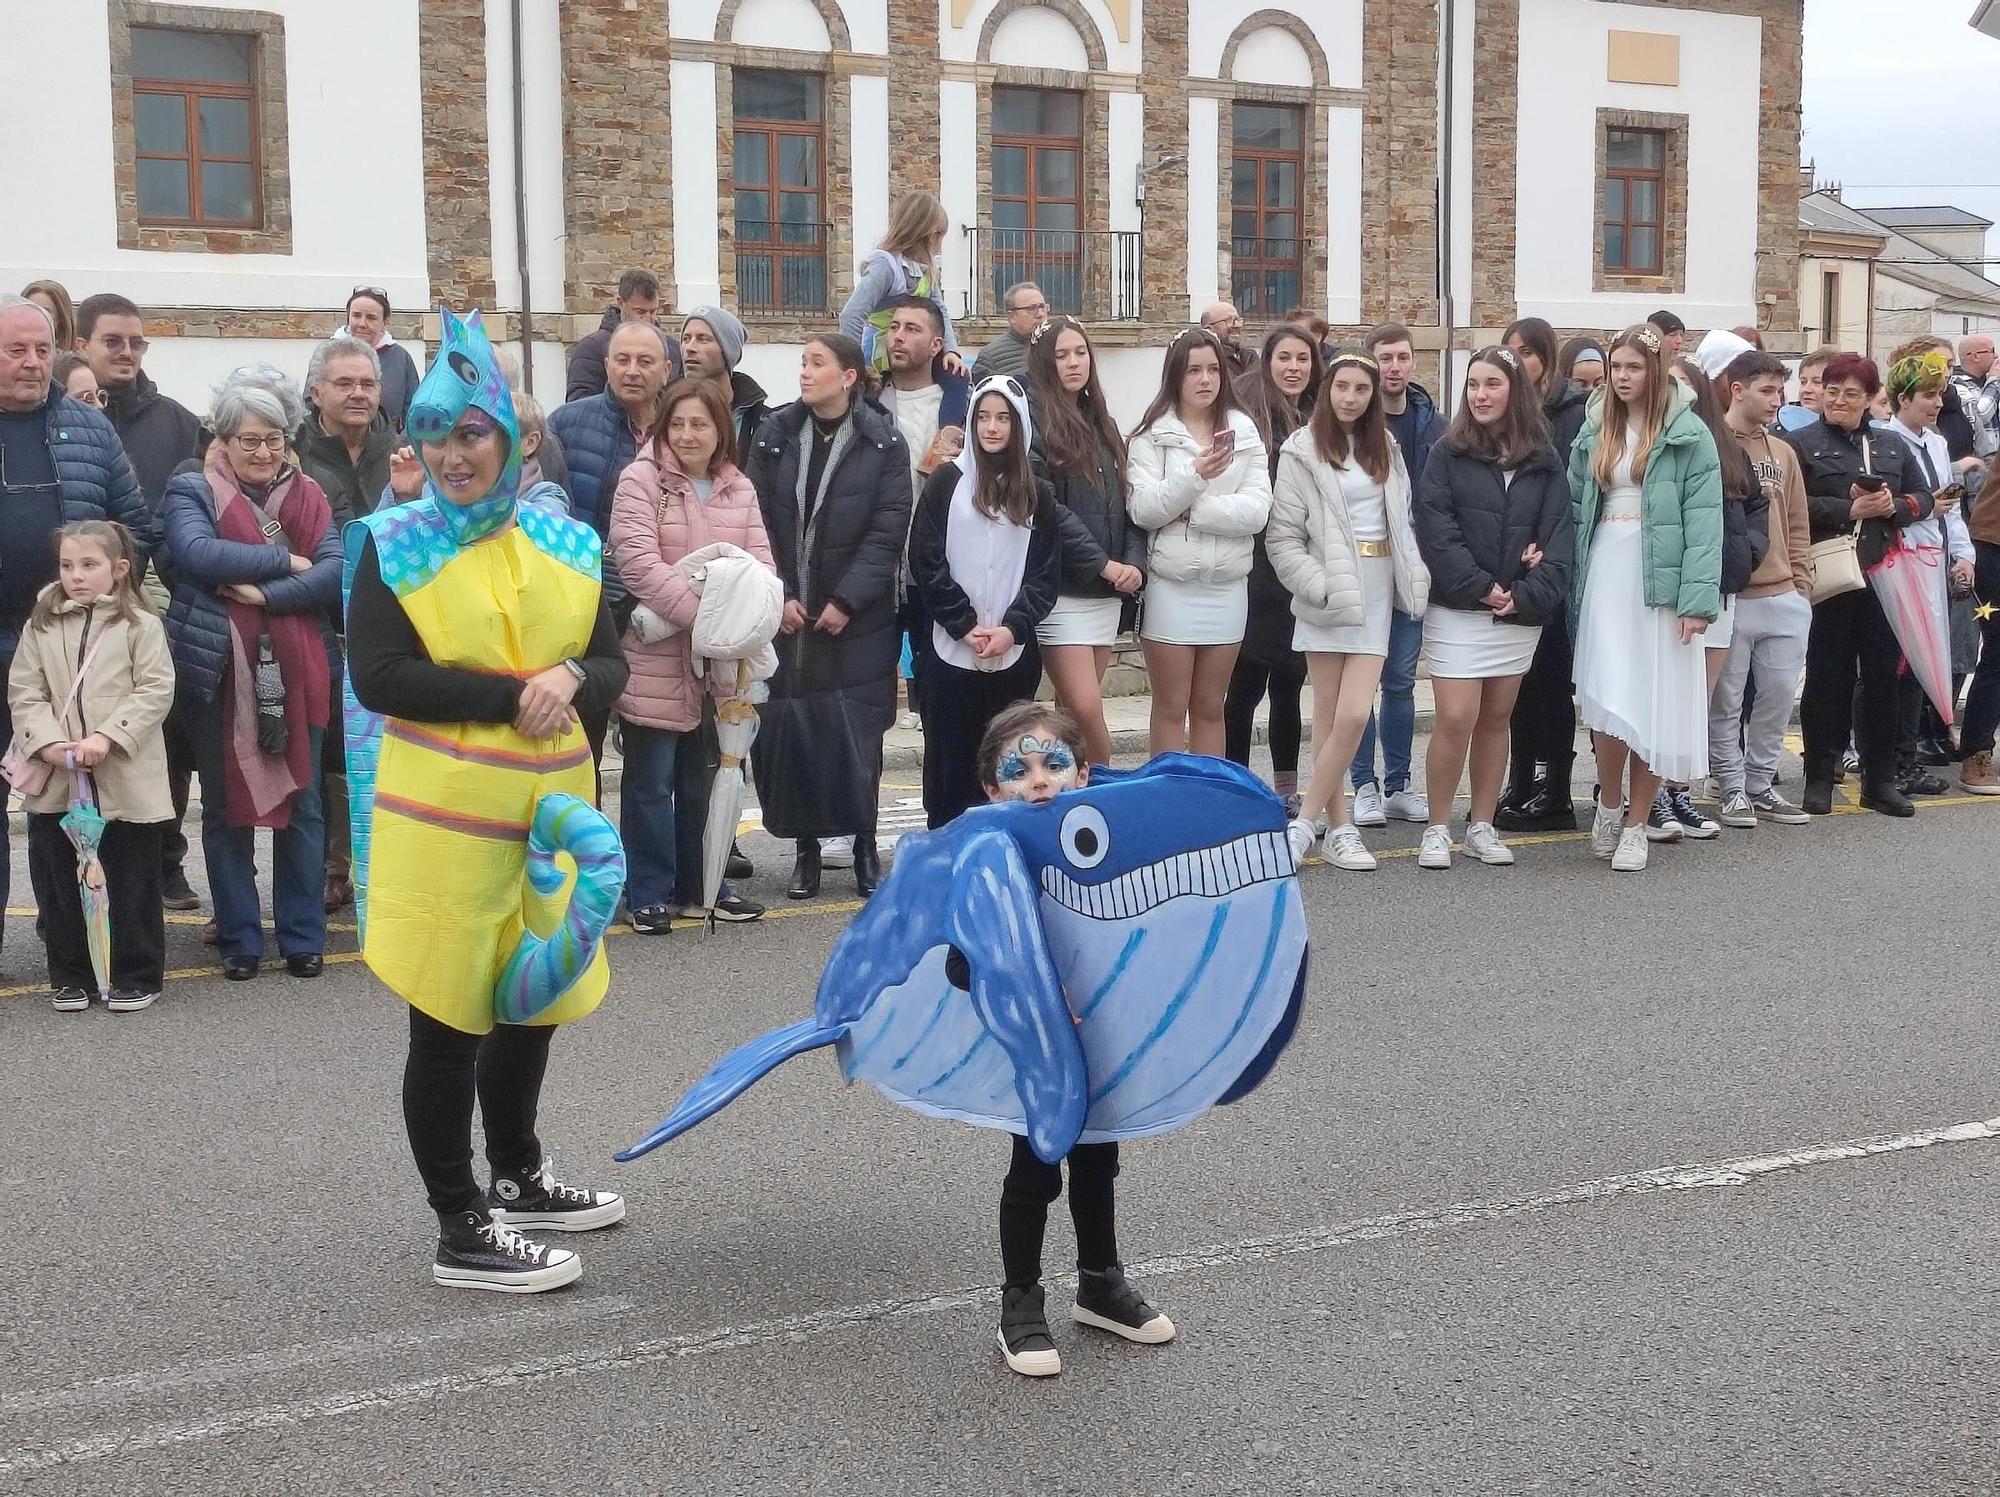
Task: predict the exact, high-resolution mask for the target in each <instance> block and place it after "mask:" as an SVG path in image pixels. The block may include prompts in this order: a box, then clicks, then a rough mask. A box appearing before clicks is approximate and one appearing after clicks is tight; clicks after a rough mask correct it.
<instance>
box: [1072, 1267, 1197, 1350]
mask: <svg viewBox="0 0 2000 1497" xmlns="http://www.w3.org/2000/svg"><path fill="white" fill-rule="evenodd" d="M1072 1313H1073V1314H1074V1315H1075V1317H1076V1322H1077V1324H1078V1325H1092V1326H1096V1327H1097V1328H1098V1329H1099V1330H1100V1331H1109V1332H1111V1334H1112V1335H1114V1336H1123V1337H1124V1338H1125V1339H1126V1340H1127V1341H1137V1342H1140V1343H1142V1344H1143V1345H1146V1346H1158V1345H1160V1344H1161V1343H1163V1342H1167V1341H1171V1340H1173V1339H1174V1323H1173V1322H1172V1321H1171V1320H1169V1319H1167V1317H1166V1316H1164V1315H1162V1314H1161V1313H1160V1312H1159V1311H1158V1310H1155V1309H1154V1308H1153V1307H1152V1306H1151V1305H1149V1304H1147V1303H1146V1297H1145V1296H1144V1295H1143V1294H1141V1293H1140V1292H1139V1291H1138V1290H1136V1289H1134V1288H1133V1287H1132V1285H1131V1284H1130V1282H1128V1281H1127V1279H1126V1277H1125V1269H1124V1267H1123V1266H1122V1265H1120V1264H1116V1263H1114V1264H1112V1265H1111V1267H1109V1268H1107V1269H1105V1270H1104V1271H1103V1272H1101V1273H1100V1272H1097V1271H1095V1270H1093V1269H1088V1268H1086V1269H1084V1270H1083V1271H1082V1272H1081V1273H1079V1274H1078V1275H1077V1276H1076V1309H1075V1310H1074V1311H1073V1312H1072Z"/></svg>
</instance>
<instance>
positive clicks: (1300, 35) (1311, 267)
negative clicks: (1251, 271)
mask: <svg viewBox="0 0 2000 1497" xmlns="http://www.w3.org/2000/svg"><path fill="white" fill-rule="evenodd" d="M1273 28H1275V29H1276V30H1279V31H1283V32H1285V33H1286V34H1288V35H1289V36H1291V37H1292V38H1293V39H1294V40H1295V41H1297V42H1298V44H1299V46H1300V47H1301V48H1303V49H1304V51H1305V54H1306V60H1307V62H1308V64H1309V65H1310V66H1311V68H1312V75H1313V86H1312V87H1311V88H1303V87H1300V86H1297V85H1291V84H1276V83H1239V82H1237V81H1236V80H1235V79H1234V78H1232V77H1230V73H1231V72H1232V71H1233V70H1234V68H1235V66H1236V54H1237V52H1238V51H1239V50H1240V49H1241V47H1242V45H1243V43H1244V42H1245V41H1246V40H1247V39H1248V38H1249V37H1251V36H1252V35H1254V34H1255V33H1257V32H1259V31H1264V30H1267V29H1273ZM1217 74H1218V76H1217V80H1216V84H1215V87H1216V90H1217V94H1218V98H1219V103H1218V106H1217V111H1216V129H1215V140H1216V156H1217V160H1216V179H1215V196H1216V218H1215V222H1216V239H1217V244H1216V247H1215V253H1216V272H1217V274H1216V294H1217V295H1218V296H1228V295H1233V294H1234V291H1233V288H1234V284H1235V278H1236V271H1235V250H1234V245H1235V236H1234V234H1232V233H1231V232H1230V231H1231V229H1232V228H1233V227H1234V224H1235V212H1236V194H1235V178H1236V108H1235V106H1236V104H1237V103H1238V102H1239V101H1240V102H1243V103H1247V104H1284V105H1290V106H1293V107H1295V108H1297V109H1298V110H1299V111H1300V118H1301V122H1302V124H1303V126H1304V130H1305V135H1304V138H1303V139H1302V140H1301V141H1300V142H1299V146H1300V154H1301V156H1302V158H1303V160H1304V162H1305V180H1304V181H1303V182H1301V183H1300V199H1301V202H1300V219H1301V221H1300V224H1299V230H1300V239H1301V241H1302V242H1301V244H1300V246H1299V304H1300V305H1301V306H1304V307H1309V308H1311V309H1312V310H1313V311H1314V312H1316V313H1318V314H1319V315H1320V316H1322V317H1324V316H1325V315H1326V307H1327V280H1328V270H1327V255H1328V251H1329V248H1330V245H1331V242H1332V239H1333V209H1332V204H1331V203H1330V202H1329V201H1328V192H1327V176H1328V170H1329V166H1330V164H1331V154H1330V153H1331V149H1332V147H1331V144H1330V142H1329V140H1328V135H1329V131H1328V126H1327V111H1328V110H1330V109H1337V108H1342V107H1353V106H1358V105H1359V104H1360V102H1361V99H1360V96H1359V95H1357V94H1355V93H1354V92H1353V91H1352V90H1348V89H1338V88H1334V87H1333V86H1332V78H1333V72H1332V68H1331V67H1330V66H1329V64H1328V62H1327V58H1326V50H1325V49H1324V48H1323V47H1321V46H1320V43H1319V38H1318V37H1316V36H1315V35H1313V32H1312V28H1311V27H1310V26H1308V25H1307V24H1306V23H1305V22H1304V21H1303V20H1302V19H1300V18H1299V17H1298V16H1296V15H1290V14H1287V13H1286V12H1284V11H1280V10H1260V11H1255V12H1253V13H1251V14H1250V15H1248V16H1245V17H1244V18H1243V20H1242V21H1241V22H1240V23H1239V24H1238V25H1237V27H1236V29H1235V30H1234V31H1232V32H1231V33H1230V34H1229V40H1228V41H1227V42H1225V43H1224V44H1223V48H1222V61H1221V63H1220V64H1219V66H1218V68H1217ZM1276 321H1277V319H1276V318H1273V319H1271V322H1272V325H1273V326H1275V325H1276Z"/></svg>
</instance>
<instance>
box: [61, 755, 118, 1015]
mask: <svg viewBox="0 0 2000 1497" xmlns="http://www.w3.org/2000/svg"><path fill="white" fill-rule="evenodd" d="M69 768H70V792H69V809H68V810H67V811H65V812H63V817H62V821H61V822H60V823H59V824H60V825H61V827H62V829H63V832H64V834H65V835H67V836H68V838H69V840H70V844H71V845H72V846H73V847H75V848H76V888H77V893H78V895H79V896H80V897H81V898H82V901H83V934H84V940H85V941H86V943H87V944H88V945H89V947H90V970H91V972H92V973H93V974H95V976H96V978H97V992H98V996H100V997H101V998H104V999H105V1000H106V1001H109V999H110V997H111V893H110V891H109V890H108V889H106V888H105V886H104V863H103V861H102V860H101V859H100V858H99V857H98V853H97V849H98V845H99V844H100V843H101V842H103V840H104V815H103V813H102V812H101V811H99V810H98V809H97V787H96V786H95V785H93V784H92V783H91V779H90V771H88V770H86V769H82V768H80V767H79V766H78V765H77V762H76V756H75V755H74V754H71V755H70V756H69Z"/></svg>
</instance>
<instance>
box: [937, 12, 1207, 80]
mask: <svg viewBox="0 0 2000 1497" xmlns="http://www.w3.org/2000/svg"><path fill="white" fill-rule="evenodd" d="M999 3H1000V0H973V4H972V8H971V9H970V10H968V11H967V12H966V16H965V24H964V25H963V26H959V27H954V26H953V25H952V24H951V5H950V0H938V56H939V57H940V58H942V59H944V60H945V61H946V62H976V61H979V60H980V58H979V37H980V34H981V33H982V32H983V31H984V30H985V29H986V21H987V18H988V17H989V16H991V15H992V14H993V11H994V9H995V7H997V6H998V5H999ZM1078 3H1079V4H1080V5H1081V6H1082V7H1083V10H1084V14H1085V15H1087V16H1089V17H1090V19H1091V20H1092V21H1093V22H1094V23H1096V26H1097V34H1098V37H1099V39H1100V40H1101V41H1102V42H1103V44H1104V66H1105V69H1106V71H1108V72H1113V73H1136V72H1138V71H1139V16H1138V10H1139V4H1140V0H1133V7H1132V9H1133V14H1132V36H1131V39H1130V40H1129V41H1120V40H1119V39H1118V26H1117V23H1116V22H1115V21H1113V20H1112V19H1111V12H1110V10H1109V9H1107V8H1106V7H1105V5H1104V3H1103V0H1078ZM1202 3H1205V0H1196V4H1202ZM1051 23H1054V24H1056V25H1060V26H1061V27H1062V28H1063V30H1065V31H1068V32H1070V34H1071V35H1072V36H1073V35H1075V32H1074V29H1073V28H1072V27H1071V26H1070V24H1069V22H1068V21H1067V20H1065V19H1064V18H1063V16H1062V15H1061V13H1060V12H1058V11H1054V10H1049V9H1047V8H1045V7H1042V6H1030V7H1028V8H1027V9H1025V10H1020V11H1016V12H1015V13H1014V14H1013V15H1012V16H1009V17H1008V18H1007V19H1006V20H1005V21H1003V22H1002V23H1001V25H1000V31H999V33H998V34H997V35H996V37H995V39H994V53H995V55H994V56H993V57H992V58H991V59H990V60H991V61H993V62H1014V61H1018V60H1019V59H1017V58H1016V57H1013V56H1006V57H1003V56H1001V55H999V54H1000V51H1001V40H1000V39H1001V38H1002V37H1007V38H1008V48H1009V50H1010V51H1013V50H1018V49H1017V48H1016V46H1015V44H1014V40H1013V35H1010V34H1017V35H1019V36H1022V37H1026V36H1031V35H1034V34H1036V33H1037V32H1038V31H1040V30H1041V29H1042V28H1046V27H1048V26H1049V25H1050V24H1051ZM1017 28H1018V32H1017ZM1058 45H1062V46H1064V47H1065V48H1067V46H1069V45H1071V44H1068V43H1058ZM1021 66H1023V67H1045V68H1070V67H1074V68H1075V69H1076V70H1078V71H1081V70H1082V69H1083V67H1084V64H1083V63H1081V62H1076V63H1070V62H1053V61H1048V60H1044V61H1041V62H1034V61H1026V62H1022V63H1021Z"/></svg>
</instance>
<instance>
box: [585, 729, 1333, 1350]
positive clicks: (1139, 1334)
mask: <svg viewBox="0 0 2000 1497" xmlns="http://www.w3.org/2000/svg"><path fill="white" fill-rule="evenodd" d="M980 764H981V779H982V781H983V782H984V784H985V785H986V787H987V793H988V795H989V797H991V798H992V799H993V800H994V801H995V802H997V804H992V805H987V806H981V807H977V808H975V809H973V810H971V811H968V812H966V813H965V814H964V815H963V816H961V817H959V818H958V819H957V820H956V821H954V822H952V823H951V824H950V825H948V826H945V827H941V828H939V829H938V830H937V831H934V832H926V833H911V834H909V835H906V836H905V837H904V838H903V839H902V841H900V842H899V843H898V844H897V846H896V861H895V866H894V868H893V870H892V871H891V873H890V875H889V877H888V879H887V880H885V881H884V883H883V885H882V887H881V889H880V890H878V891H877V893H876V895H875V897H874V899H873V900H871V901H870V903H869V905H868V907H867V908H866V909H865V910H864V911H863V912H862V913H861V914H860V915H858V916H856V917H855V920H854V923H853V924H852V925H850V926H849V927H848V928H847V930H846V932H845V933H844V934H843V935H842V936H841V938H840V940H839V941H838V942H837V943H836V944H835V946H834V949H833V953H832V955H831V957H830V958H829V959H828V962H827V966H826V972H825V975H824V976H823V977H822V978H821V980H820V986H819V999H818V1002H817V1003H816V1005H815V1007H814V1013H813V1017H811V1018H810V1019H806V1020H804V1021H802V1022H800V1023H798V1024H794V1025H791V1026H789V1027H787V1028H785V1029H780V1030H777V1031H775V1032H773V1033H771V1034H769V1035H766V1036H764V1037H763V1038H762V1039H759V1040H753V1041H752V1042H751V1043H749V1044H748V1045H745V1046H743V1047H742V1048H741V1049H739V1050H737V1051H736V1052H735V1053H733V1054H731V1055H729V1056H727V1057H725V1058H724V1059H723V1060H722V1061H721V1062H719V1063H718V1064H717V1065H716V1066H715V1067H714V1068H713V1069H712V1070H711V1071H710V1072H709V1073H708V1074H707V1075H706V1076H704V1077H703V1078H702V1079H701V1080H700V1081H698V1082H697V1083H696V1084H695V1085H694V1087H693V1088H692V1089H691V1090H690V1091H689V1092H688V1094H687V1096H686V1097H684V1098H683V1099H682V1101H681V1103H680V1105H679V1106H677V1107H676V1108H675V1109H674V1111H673V1112H672V1113H671V1114H669V1115H668V1117H667V1119H666V1121H665V1122H663V1123H662V1124H661V1125H660V1126H659V1127H658V1128H657V1129H655V1130H654V1131H653V1133H652V1134H650V1135H649V1136H648V1137H646V1138H645V1139H643V1140H641V1141H640V1142H639V1143H638V1144H636V1145H634V1146H633V1147H632V1148H631V1149H628V1150H626V1151H625V1152H624V1153H622V1154H620V1155H619V1156H618V1157H619V1158H620V1159H634V1158H637V1157H638V1156H639V1155H641V1154H644V1153H646V1152H647V1151H648V1150H651V1149H654V1148H657V1147H658V1146H659V1145H660V1144H662V1143H664V1142H666V1141H667V1140H668V1139H670V1138H673V1137H675V1136H677V1135H678V1134H680V1133H683V1132H685V1131H686V1130H687V1129H689V1128H692V1127H693V1126H694V1125H695V1124H696V1123H698V1122H700V1121H701V1120H702V1119H704V1118H706V1117H709V1116H710V1115H711V1114H713V1113H715V1112H716V1111H718V1110H719V1109H720V1108H722V1107H723V1106H724V1105H726V1104H727V1103H728V1102H730V1101H731V1100H732V1099H734V1098H735V1097H737V1096H739V1095H740V1094H741V1093H742V1092H743V1091H744V1090H745V1089H746V1088H747V1087H749V1086H750V1085H751V1083H752V1082H754V1081H756V1080H757V1078H758V1077H760V1076H762V1075H763V1074H764V1073H765V1072H767V1071H769V1070H771V1069H772V1068H773V1067H774V1066H776V1065H778V1064H779V1063H780V1062H782V1061H784V1060H786V1059H788V1058H790V1057H791V1056H793V1055H797V1054H800V1053H802V1052H804V1051H807V1050H811V1049H815V1048H817V1047H819V1046H822V1045H829V1044H830V1045H834V1046H836V1047H837V1050H838V1053H839V1056H840V1061H841V1067H842V1069H843V1071H844V1072H845V1073H846V1075H847V1077H848V1079H849V1080H853V1079H855V1078H857V1077H859V1078H860V1079H862V1080H866V1081H868V1082H871V1083H872V1084H874V1085H875V1086H876V1087H877V1088H878V1089H880V1090H881V1091H882V1092H883V1094H884V1095H886V1096H887V1097H888V1098H889V1099H890V1100H891V1101H893V1102H896V1103H898V1104H900V1105H902V1106H904V1107H909V1108H912V1109H914V1110H915V1111H918V1112H924V1113H929V1114H932V1115H933V1116H937V1117H949V1118H957V1119H959V1120H961V1121H963V1122H968V1123H973V1124H976V1125H978V1126H981V1127H988V1128H997V1129H1001V1130H1003V1131H1005V1132H1008V1133H1012V1134H1014V1135H1015V1141H1014V1158H1013V1165H1012V1168H1010V1169H1009V1171H1008V1174H1007V1181H1006V1185H1005V1187H1004V1188H1003V1191H1002V1195H1001V1207H1000V1223H1001V1252H1002V1258H1003V1262H1004V1266H1005V1269H1006V1279H1007V1282H1006V1286H1005V1289H1004V1290H1003V1293H1002V1301H1001V1322H1000V1345H1001V1349H1002V1351H1003V1353H1004V1354H1005V1355H1006V1358H1007V1363H1008V1365H1009V1366H1010V1367H1012V1368H1014V1369H1015V1370H1016V1371H1018V1372H1022V1373H1026V1374H1028V1375H1030V1376H1045V1375H1047V1374H1050V1373H1054V1372H1058V1371H1060V1370H1061V1367H1062V1363H1061V1360H1060V1358H1059V1357H1058V1355H1057V1353H1056V1349H1055V1343H1054V1341H1053V1340H1052V1339H1051V1338H1050V1335H1049V1330H1048V1324H1047V1321H1046V1318H1045V1315H1044V1310H1043V1292H1042V1286H1041V1249H1042V1235H1043V1231H1044V1228H1045V1225H1046V1221H1047V1214H1048V1206H1049V1202H1050V1201H1052V1200H1054V1199H1055V1197H1056V1195H1057V1194H1058V1193H1059V1192H1060V1190H1061V1187H1062V1178H1061V1174H1060V1172H1059V1170H1058V1168H1057V1166H1058V1165H1059V1164H1060V1162H1061V1161H1062V1160H1064V1159H1065V1158H1067V1159H1068V1160H1069V1164H1070V1210H1071V1214H1072V1215H1073V1216H1074V1217H1075V1219H1076V1227H1077V1258H1078V1267H1079V1269H1080V1270H1081V1273H1080V1282H1079V1284H1078V1289H1077V1308H1076V1312H1075V1316H1076V1319H1077V1320H1078V1321H1079V1322H1081V1323H1083V1324H1086V1325H1092V1326H1096V1327H1099V1328H1101V1329H1104V1330H1109V1331H1112V1332H1114V1333H1116V1334H1118V1335H1121V1336H1124V1337H1126V1338H1127V1339H1129V1340H1134V1341H1141V1342H1161V1341H1166V1340H1168V1339H1170V1338H1171V1337H1172V1336H1173V1334H1174V1327H1173V1323H1172V1322H1171V1321H1170V1320H1168V1319H1167V1317H1166V1316H1164V1315H1162V1314H1160V1313H1159V1312H1158V1311H1157V1310H1155V1309H1153V1308H1152V1307H1151V1306H1150V1305H1148V1304H1147V1303H1146V1301H1145V1300H1144V1298H1143V1297H1141V1295H1140V1294H1139V1293H1138V1291H1137V1290H1136V1289H1134V1288H1133V1287H1132V1286H1131V1285H1130V1284H1129V1283H1127V1282H1126V1279H1125V1276H1124V1272H1123V1270H1122V1268H1121V1267H1120V1265H1119V1262H1118V1249H1117V1235H1116V1231H1115V1227H1114V1221H1113V1212H1112V1180H1113V1177H1115V1176H1116V1174H1117V1173H1118V1152H1117V1146H1118V1141H1119V1140H1120V1139H1126V1138H1142V1137H1145V1136H1147V1135H1149V1134H1155V1133H1164V1132H1167V1131H1168V1130H1169V1129H1173V1128H1178V1127H1181V1126H1183V1125H1184V1124H1187V1123H1190V1122H1193V1121H1194V1120H1195V1119H1196V1118H1198V1117H1200V1116H1201V1115H1202V1113H1204V1112H1206V1111H1207V1110H1208V1109H1209V1108H1210V1107H1212V1106H1215V1105H1216V1104H1218V1103H1222V1102H1233V1101H1235V1100H1237V1099H1238V1098H1239V1097H1242V1096H1244V1095H1245V1094H1247V1093H1248V1092H1249V1091H1250V1090H1251V1089H1252V1088H1253V1087H1255V1086H1256V1085H1257V1084H1258V1082H1260V1081H1262V1080H1263V1079H1264V1077H1265V1076H1266V1075H1267V1074H1268V1073H1269V1072H1270V1070H1271V1067H1272V1066H1273V1064H1275V1063H1276V1061H1277V1058H1278V1055H1279V1053H1280V1052H1281V1051H1282V1050H1283V1049H1284V1047H1285V1045H1286V1043H1287V1042H1288V1041H1289V1040H1290V1039H1291V1036H1292V1031H1293V1029H1294V1028H1295V1027H1296V1025H1297V1023H1298V1013H1299V1004H1300V1001H1301V999H1302V997H1303V995H1304V992H1305V981H1306V956H1307V941H1306V924H1305V915H1304V911H1303V909H1302V908H1301V906H1300V902H1299V892H1298V880H1297V877H1296V868H1295V867H1294V864H1293V861H1292V854H1291V849H1290V846H1289V845H1288V844H1287V842H1286V840H1285V818H1284V807H1283V805H1282V804H1281V803H1280V802H1279V800H1278V799H1277V797H1276V796H1275V795H1273V794H1272V793H1271V791H1270V790H1269V789H1268V788H1266V787H1265V786H1264V785H1263V784H1262V783H1261V782H1260V781H1258V780H1257V779H1256V777H1255V776H1253V775H1252V774H1250V773H1249V771H1247V770H1244V769H1241V768H1239V767H1238V766H1236V765H1233V764H1229V763H1226V762H1225V761H1223V760H1220V759H1209V758H1200V757H1195V756H1191V755H1185V754H1167V755H1162V756H1161V757H1160V758H1157V759H1155V760H1154V761H1153V762H1152V763H1150V764H1148V765H1147V766H1146V767H1145V768H1143V769H1138V770H1132V771H1126V772H1119V771H1115V770H1103V769H1100V770H1098V771H1097V772H1096V774H1095V775H1094V776H1093V775H1092V774H1091V772H1090V771H1089V770H1088V769H1087V768H1086V767H1085V766H1084V765H1083V764H1082V748H1081V735H1080V733H1079V732H1078V731H1077V728H1076V724H1075V723H1074V721H1072V720H1071V719H1070V718H1069V717H1068V715H1067V714H1065V713H1062V712H1060V711H1059V710H1058V709H1055V708H1051V707H1047V706H1042V705H1039V704H1036V703H1031V702H1030V703H1021V704H1018V705H1017V706H1015V707H1012V708H1009V709H1007V710H1005V711H1003V712H1002V713H1000V714H999V715H998V716H997V717H996V718H995V719H994V721H993V724H992V726H991V728H990V729H989V730H988V732H987V736H986V740H985V742H984V743H983V744H982V745H981V749H980Z"/></svg>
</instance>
